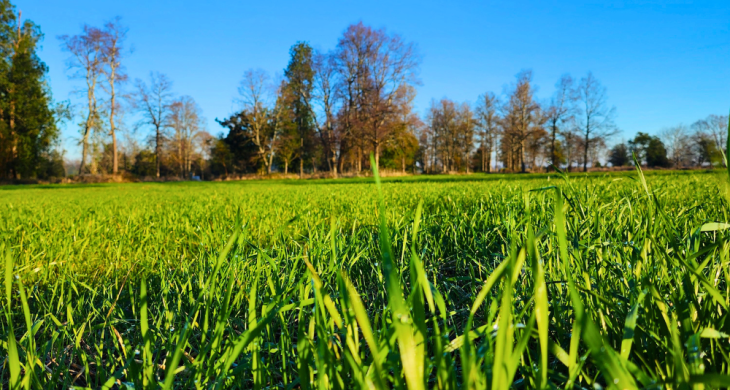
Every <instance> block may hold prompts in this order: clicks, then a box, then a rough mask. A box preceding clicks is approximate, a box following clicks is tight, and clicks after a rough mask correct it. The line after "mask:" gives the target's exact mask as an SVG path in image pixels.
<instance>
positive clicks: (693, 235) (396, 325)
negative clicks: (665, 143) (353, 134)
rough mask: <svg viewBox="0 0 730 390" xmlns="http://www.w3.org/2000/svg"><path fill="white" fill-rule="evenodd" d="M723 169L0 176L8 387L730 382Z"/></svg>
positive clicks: (1, 335) (3, 377) (2, 379)
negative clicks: (333, 176)
mask: <svg viewBox="0 0 730 390" xmlns="http://www.w3.org/2000/svg"><path fill="white" fill-rule="evenodd" d="M726 181H727V174H725V173H720V172H661V173H651V174H649V173H648V174H647V175H646V177H644V176H642V175H640V174H639V173H637V172H615V173H600V174H599V173H596V174H589V175H583V174H580V175H571V176H561V175H558V174H550V175H547V174H546V175H539V176H532V175H470V176H458V177H454V176H423V177H422V176H416V177H404V178H385V179H384V181H383V183H382V186H381V188H380V190H379V189H378V188H379V187H378V186H376V185H375V184H374V183H373V179H372V178H361V179H341V180H336V181H334V180H322V181H295V180H283V181H244V182H224V183H207V182H206V183H133V184H114V185H87V186H76V185H60V186H30V187H2V188H0V216H2V218H1V219H0V236H1V237H2V241H0V255H2V257H3V258H4V259H5V261H4V264H5V267H4V271H3V280H4V281H5V288H4V289H3V291H2V293H1V294H2V295H1V296H2V302H3V307H4V309H3V311H4V312H5V315H3V316H2V317H1V318H0V339H1V342H2V344H1V345H0V364H2V368H1V371H0V385H1V386H2V388H6V387H12V386H13V385H18V386H22V387H27V388H64V389H67V388H70V387H80V388H128V389H131V388H137V389H142V388H144V389H148V388H165V389H170V388H186V389H187V388H201V389H202V388H206V389H208V388H252V389H257V390H259V389H264V388H272V389H273V388H279V389H287V390H288V389H294V388H302V389H310V388H317V389H322V390H324V389H347V388H363V387H367V388H371V389H389V388H399V389H400V388H403V389H404V388H408V389H411V390H417V389H425V388H429V389H431V388H433V389H455V388H490V389H503V388H508V387H510V386H511V387H513V388H543V389H544V388H556V387H559V388H591V387H596V388H597V387H598V386H600V387H604V388H616V389H632V388H671V389H680V388H698V389H699V388H703V387H702V386H704V388H718V387H728V386H730V357H729V355H728V354H729V353H730V343H729V342H728V341H729V337H730V336H728V334H730V321H726V319H727V317H728V305H730V286H729V285H728V284H727V280H728V267H729V266H730V264H729V263H730V257H729V256H728V254H729V251H728V249H729V248H730V242H728V234H727V233H726V231H725V230H724V228H725V227H727V226H726V225H724V224H723V223H725V222H728V220H729V219H730V218H729V217H728V212H729V211H730V208H729V207H728V187H727V185H726Z"/></svg>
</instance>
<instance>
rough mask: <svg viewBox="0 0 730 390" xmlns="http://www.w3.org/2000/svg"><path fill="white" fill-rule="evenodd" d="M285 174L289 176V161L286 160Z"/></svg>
mask: <svg viewBox="0 0 730 390" xmlns="http://www.w3.org/2000/svg"><path fill="white" fill-rule="evenodd" d="M284 174H285V175H288V174H289V160H284Z"/></svg>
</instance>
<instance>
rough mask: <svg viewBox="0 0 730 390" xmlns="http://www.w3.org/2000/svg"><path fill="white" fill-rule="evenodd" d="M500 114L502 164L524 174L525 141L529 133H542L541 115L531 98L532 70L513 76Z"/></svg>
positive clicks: (525, 167)
mask: <svg viewBox="0 0 730 390" xmlns="http://www.w3.org/2000/svg"><path fill="white" fill-rule="evenodd" d="M503 111H504V115H503V122H502V134H503V137H502V149H503V150H502V152H503V157H506V160H507V161H506V162H507V164H506V165H507V166H508V167H509V168H510V169H511V170H513V171H514V170H516V169H515V168H517V167H519V169H520V171H521V172H526V171H527V164H526V161H525V151H526V146H527V145H526V141H527V140H528V138H530V137H531V136H533V133H535V132H544V130H543V129H542V124H543V118H544V116H543V115H542V113H541V108H540V105H539V104H538V103H537V102H536V101H535V99H534V89H533V87H532V71H529V70H527V71H522V72H520V73H519V74H518V75H517V83H516V84H515V85H514V87H513V88H512V91H511V92H510V94H509V100H508V101H507V103H506V104H505V105H504V106H503ZM505 153H506V154H505Z"/></svg>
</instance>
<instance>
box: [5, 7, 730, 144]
mask: <svg viewBox="0 0 730 390" xmlns="http://www.w3.org/2000/svg"><path fill="white" fill-rule="evenodd" d="M14 4H16V6H17V8H18V9H19V10H21V11H22V12H23V18H29V19H31V20H33V21H34V22H36V23H37V24H39V25H40V27H41V29H42V31H43V33H44V34H45V40H44V42H43V48H42V51H41V52H40V56H41V58H42V59H43V60H44V61H45V62H46V64H47V65H48V66H49V67H50V74H49V76H50V83H51V87H52V90H53V95H54V99H56V100H59V101H60V100H67V99H70V100H71V101H72V102H80V100H79V96H76V95H73V94H72V92H73V91H74V89H75V88H77V87H78V86H79V85H80V82H79V81H78V80H69V79H68V72H67V70H66V58H67V53H64V52H62V51H61V50H60V44H59V41H58V39H57V36H58V35H61V34H76V33H79V32H80V31H81V26H82V25H83V24H84V23H88V24H91V25H97V26H100V25H102V24H103V23H104V22H105V21H107V20H110V19H111V18H113V17H115V16H121V17H122V20H123V23H124V24H126V26H127V27H128V28H129V36H128V45H129V46H130V47H131V48H133V52H132V53H131V54H130V55H129V57H128V59H127V61H126V66H127V71H128V73H129V75H130V77H131V78H145V77H147V75H148V74H149V72H150V71H159V72H162V73H165V74H167V75H168V76H169V77H170V78H171V79H172V80H173V81H174V90H175V92H176V93H177V94H180V95H190V96H192V97H193V98H194V99H195V100H196V101H197V102H198V103H199V104H200V106H201V107H202V109H203V111H204V114H205V117H206V118H207V121H208V131H209V132H211V133H212V134H217V133H219V132H220V131H221V130H222V128H221V127H220V126H219V125H218V124H217V123H215V121H214V119H215V118H223V117H225V116H226V115H228V114H230V113H232V112H233V111H234V110H235V108H236V104H234V99H235V97H236V94H237V92H236V89H237V86H238V83H239V81H240V79H241V76H242V74H243V72H244V71H245V70H246V69H249V68H263V69H264V70H266V71H268V72H269V73H271V74H272V75H273V74H276V73H281V72H282V70H283V68H284V67H285V66H286V64H287V61H288V50H289V47H290V46H291V45H292V44H294V43H295V42H297V41H308V42H309V43H310V44H311V45H312V46H314V47H316V48H321V49H324V50H327V49H330V48H333V47H334V46H335V44H336V42H337V39H338V37H339V36H340V35H341V34H342V32H343V31H344V29H345V28H346V27H347V25H349V24H350V23H355V22H357V21H360V20H362V21H363V22H364V23H366V24H369V25H371V26H374V27H385V28H386V29H387V30H389V31H392V32H397V33H399V34H401V35H402V36H403V37H405V38H406V39H408V40H411V41H414V42H416V43H417V44H418V47H419V51H420V53H421V54H422V56H423V63H422V65H421V70H420V78H421V80H422V83H423V84H422V85H421V86H420V87H419V88H418V97H417V99H416V107H417V109H418V111H419V112H423V111H424V110H425V109H426V107H427V106H428V104H429V102H430V100H431V99H434V98H435V99H440V98H442V97H449V98H451V99H453V100H456V101H468V102H474V101H475V100H476V98H477V97H478V96H479V95H480V94H482V93H484V92H486V91H493V92H496V93H498V94H499V93H501V92H503V90H504V89H505V87H506V86H508V85H509V84H510V83H512V82H513V81H514V79H515V75H516V74H517V73H518V72H519V71H520V70H523V69H532V71H533V74H534V81H535V84H536V85H537V86H538V88H539V89H538V92H537V97H538V98H539V99H545V100H547V99H548V98H549V97H550V95H551V94H552V93H553V90H554V85H555V83H556V82H557V80H558V78H559V77H560V76H561V75H562V74H564V73H570V74H572V75H573V77H574V78H580V77H582V76H583V75H585V74H586V73H587V72H588V71H592V72H593V73H594V75H595V76H596V77H597V78H598V79H599V80H600V81H601V82H602V83H603V85H605V86H606V87H607V89H608V97H609V102H610V104H612V105H614V106H616V109H617V112H618V117H617V124H618V125H619V127H620V128H621V130H622V134H620V135H619V136H617V140H618V139H621V138H622V137H623V138H626V139H628V138H630V137H633V135H634V134H635V133H636V132H638V131H644V132H649V133H657V132H658V131H660V130H661V129H662V128H664V127H667V126H672V125H675V124H678V123H685V124H690V123H692V122H694V121H695V120H697V119H700V118H704V117H705V116H707V115H709V114H726V113H727V112H728V109H730V5H729V4H728V2H727V0H722V1H671V0H670V1H594V2H591V3H583V2H573V1H531V2H527V1H502V2H493V1H453V2H446V1H439V2H435V1H393V0H391V1H367V2H365V1H351V0H340V1H318V2H301V1H299V2H295V1H257V2H251V1H249V2H243V1H215V0H210V1H205V2H203V1H188V0H177V1H169V0H164V1H163V0H146V1H140V0H126V1H106V0H95V1H92V0H65V1H59V0H15V1H14ZM130 127H131V126H130ZM77 134H78V130H77V127H76V126H75V125H67V126H66V127H65V128H64V130H63V137H64V143H63V146H64V148H65V149H66V150H67V151H68V154H67V155H68V156H69V157H71V158H73V157H74V156H76V155H78V153H79V152H78V150H77V147H76V146H75V142H74V141H73V140H72V139H73V137H76V136H77ZM139 135H141V133H140V134H139Z"/></svg>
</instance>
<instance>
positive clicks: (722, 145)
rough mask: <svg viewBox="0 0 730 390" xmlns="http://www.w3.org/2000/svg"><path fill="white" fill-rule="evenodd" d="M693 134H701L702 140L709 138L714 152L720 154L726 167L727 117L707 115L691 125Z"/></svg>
mask: <svg viewBox="0 0 730 390" xmlns="http://www.w3.org/2000/svg"><path fill="white" fill-rule="evenodd" d="M692 128H693V129H694V130H695V133H701V134H703V137H702V138H703V139H707V138H711V139H712V140H713V141H714V144H715V145H714V146H715V148H716V150H717V151H718V152H719V153H720V154H722V157H723V162H725V165H726V166H727V156H726V154H727V151H726V150H725V149H726V147H727V131H728V116H727V115H714V114H713V115H709V116H707V118H705V119H700V120H698V121H697V122H695V123H693V124H692Z"/></svg>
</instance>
